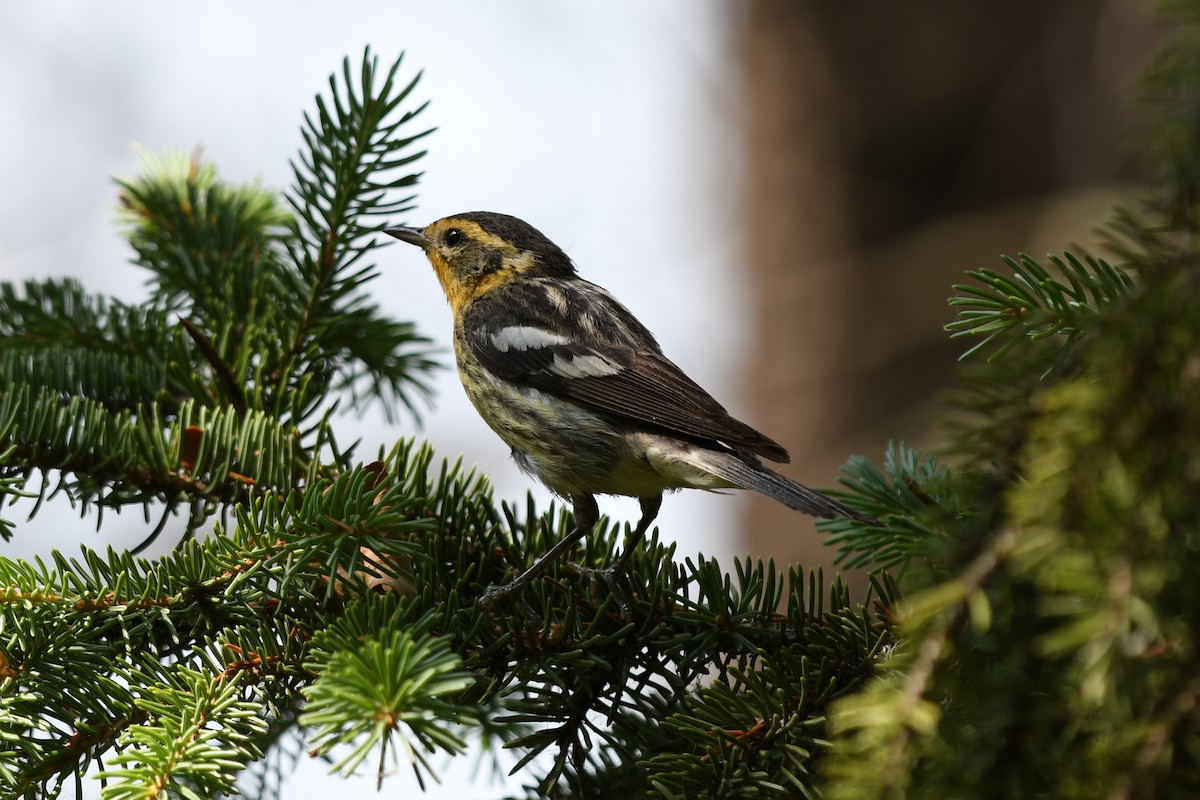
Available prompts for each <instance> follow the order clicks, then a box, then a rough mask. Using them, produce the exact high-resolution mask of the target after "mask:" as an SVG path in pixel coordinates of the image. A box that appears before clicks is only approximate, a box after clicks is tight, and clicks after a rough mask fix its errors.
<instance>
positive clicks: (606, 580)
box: [567, 562, 633, 622]
mask: <svg viewBox="0 0 1200 800" xmlns="http://www.w3.org/2000/svg"><path fill="white" fill-rule="evenodd" d="M567 568H568V569H570V570H571V571H572V572H574V573H575V574H576V575H579V576H582V577H585V578H587V579H588V580H590V581H592V583H593V584H595V583H596V582H597V581H600V582H602V583H603V584H604V585H605V587H606V588H607V589H608V592H609V594H611V595H612V596H613V599H614V600H616V602H617V607H618V608H620V610H621V619H622V620H624V621H625V622H629V621H630V620H631V619H632V618H633V604H632V603H631V602H630V601H629V595H628V594H626V592H625V589H624V587H622V586H621V577H622V576H623V575H624V574H625V570H624V569H622V568H621V567H604V568H602V569H597V568H595V567H585V566H582V565H580V564H576V563H575V562H570V563H568V564H567Z"/></svg>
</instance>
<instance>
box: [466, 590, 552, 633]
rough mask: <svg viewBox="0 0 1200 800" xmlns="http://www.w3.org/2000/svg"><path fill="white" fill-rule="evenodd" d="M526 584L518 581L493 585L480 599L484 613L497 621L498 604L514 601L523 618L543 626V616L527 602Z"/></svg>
mask: <svg viewBox="0 0 1200 800" xmlns="http://www.w3.org/2000/svg"><path fill="white" fill-rule="evenodd" d="M526 583H527V582H522V581H521V580H520V579H518V580H515V581H512V582H510V583H505V584H503V585H499V586H497V585H495V584H493V585H492V586H489V587H488V588H487V590H486V591H485V592H484V593H483V595H482V596H481V597H480V598H479V605H480V606H481V607H482V608H483V611H484V613H486V614H487V615H488V616H489V617H491V618H492V619H495V618H496V603H498V602H499V601H501V600H512V603H513V605H514V606H516V609H517V611H518V612H519V613H520V615H521V616H522V617H524V618H525V619H526V620H527V621H529V622H532V623H533V624H534V625H541V624H542V615H541V614H539V613H538V612H537V611H536V610H535V609H534V607H533V606H531V605H529V603H528V601H526V600H525V597H524V591H525V586H526Z"/></svg>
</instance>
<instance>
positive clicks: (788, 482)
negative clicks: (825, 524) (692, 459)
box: [704, 452, 883, 527]
mask: <svg viewBox="0 0 1200 800" xmlns="http://www.w3.org/2000/svg"><path fill="white" fill-rule="evenodd" d="M712 456H713V457H712V458H709V459H706V460H705V461H706V463H705V465H704V466H705V467H706V468H707V469H708V470H709V471H710V472H712V473H713V474H714V475H716V476H718V477H720V478H724V479H725V480H727V481H729V482H730V483H733V484H736V485H737V486H740V487H742V488H743V489H749V490H750V491H753V492H758V493H759V494H761V495H766V496H767V497H770V498H771V499H773V500H777V501H779V502H780V503H783V504H784V505H785V506H787V507H788V508H793V509H795V510H796V511H802V512H804V513H805V514H808V515H810V516H813V517H817V518H819V519H837V518H838V517H849V518H850V519H854V520H858V521H859V522H865V523H867V524H868V525H874V526H876V527H883V523H882V522H880V521H879V520H877V519H875V518H874V517H872V516H869V515H867V514H863V513H860V512H858V511H855V510H854V509H852V508H850V507H849V506H846V505H843V504H842V503H839V502H838V501H837V500H834V499H833V498H832V497H827V496H825V495H823V494H821V493H820V492H818V491H816V490H815V489H810V488H808V487H807V486H803V485H801V484H799V483H796V482H795V481H794V480H792V479H791V478H786V477H784V476H783V475H780V474H779V473H778V472H774V471H773V470H770V469H768V468H767V467H764V466H762V465H760V464H748V463H746V462H745V461H742V460H741V459H739V458H737V457H736V456H733V455H730V454H728V453H715V452H714V453H712Z"/></svg>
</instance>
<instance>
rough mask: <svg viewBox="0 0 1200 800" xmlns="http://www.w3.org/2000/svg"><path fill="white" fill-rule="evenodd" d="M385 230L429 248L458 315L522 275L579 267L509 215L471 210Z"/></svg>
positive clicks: (566, 272) (566, 274) (565, 272)
mask: <svg viewBox="0 0 1200 800" xmlns="http://www.w3.org/2000/svg"><path fill="white" fill-rule="evenodd" d="M384 233H386V234H388V235H390V236H395V237H396V238H397V239H400V240H401V241H405V242H408V243H409V244H415V245H416V246H417V247H420V248H421V249H422V250H424V251H425V255H426V256H427V257H428V258H429V262H430V263H431V264H433V271H434V272H435V273H437V277H438V280H439V281H440V282H441V284H442V289H443V290H444V291H445V292H446V299H447V300H449V301H450V307H451V309H453V311H454V313H455V315H456V316H457V315H458V313H459V312H460V311H461V310H462V309H463V308H465V307H466V306H467V305H469V304H470V303H471V301H472V300H474V299H475V298H477V297H480V296H482V295H484V294H486V293H487V292H489V291H491V290H492V289H495V288H496V287H498V286H501V285H503V284H505V283H507V282H508V281H511V280H516V279H518V278H528V277H538V276H548V277H549V276H553V277H560V278H570V277H574V275H575V267H574V265H573V264H572V263H571V259H569V258H568V257H567V255H566V253H564V252H563V251H562V250H561V249H560V248H559V247H558V245H556V244H554V242H552V241H550V240H549V239H547V238H546V237H545V236H543V235H542V233H541V232H540V231H539V230H537V229H536V228H534V227H533V226H532V225H530V224H529V223H527V222H523V221H522V220H519V219H517V218H516V217H510V216H508V215H506V214H494V213H491V212H489V211H471V212H468V213H465V214H455V215H454V216H451V217H444V218H442V219H439V220H438V221H437V222H433V223H430V224H429V225H427V226H426V227H424V228H387V229H385V230H384Z"/></svg>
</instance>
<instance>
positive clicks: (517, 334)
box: [492, 325, 570, 353]
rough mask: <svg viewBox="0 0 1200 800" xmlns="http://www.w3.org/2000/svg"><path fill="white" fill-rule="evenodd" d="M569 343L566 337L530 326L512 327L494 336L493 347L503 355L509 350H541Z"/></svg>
mask: <svg viewBox="0 0 1200 800" xmlns="http://www.w3.org/2000/svg"><path fill="white" fill-rule="evenodd" d="M569 341H570V339H568V338H567V337H565V336H560V335H559V334H557V333H551V332H550V331H544V330H542V329H541V328H531V327H529V326H528V325H511V326H509V327H507V328H501V329H500V330H499V331H497V332H496V333H493V334H492V346H494V347H495V348H496V349H497V350H499V351H500V352H501V353H507V352H508V351H509V350H522V351H523V350H539V349H541V348H543V347H552V346H554V345H556V344H566V343H567V342H569Z"/></svg>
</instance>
